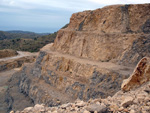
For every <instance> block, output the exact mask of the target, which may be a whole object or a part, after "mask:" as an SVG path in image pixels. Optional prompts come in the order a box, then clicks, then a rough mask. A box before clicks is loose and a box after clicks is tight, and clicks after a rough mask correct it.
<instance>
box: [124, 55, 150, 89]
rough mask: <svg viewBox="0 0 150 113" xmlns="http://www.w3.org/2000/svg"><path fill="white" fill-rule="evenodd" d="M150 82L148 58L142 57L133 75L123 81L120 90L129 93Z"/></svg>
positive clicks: (149, 61) (149, 60)
mask: <svg viewBox="0 0 150 113" xmlns="http://www.w3.org/2000/svg"><path fill="white" fill-rule="evenodd" d="M147 81H150V58H147V57H144V58H143V59H141V60H140V62H139V63H138V64H137V66H136V68H135V70H134V72H133V74H132V75H131V76H130V77H129V78H128V79H126V80H124V81H123V84H122V90H123V91H129V90H131V89H133V88H136V87H139V86H140V85H141V84H143V83H146V82H147Z"/></svg>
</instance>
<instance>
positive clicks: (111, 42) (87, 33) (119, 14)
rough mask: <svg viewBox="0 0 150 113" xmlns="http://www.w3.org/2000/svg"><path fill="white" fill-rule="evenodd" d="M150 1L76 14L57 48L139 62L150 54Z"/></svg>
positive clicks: (79, 54)
mask: <svg viewBox="0 0 150 113" xmlns="http://www.w3.org/2000/svg"><path fill="white" fill-rule="evenodd" d="M149 10H150V4H138V5H115V6H107V7H104V8H102V9H97V10H93V11H84V12H79V13H75V14H73V15H72V17H71V18H70V23H69V25H68V27H67V28H65V29H61V30H59V32H58V35H57V37H56V40H55V42H54V46H53V49H54V50H57V51H59V52H62V53H67V54H72V55H75V56H77V57H83V58H88V59H93V60H97V61H104V62H107V61H111V62H116V63H119V64H123V65H129V64H131V65H136V64H137V63H138V61H139V60H140V59H141V58H142V57H143V56H150V54H149V53H150V51H149V50H150V49H149V43H150V41H149V38H150V35H149V33H150V32H149V19H150V12H149Z"/></svg>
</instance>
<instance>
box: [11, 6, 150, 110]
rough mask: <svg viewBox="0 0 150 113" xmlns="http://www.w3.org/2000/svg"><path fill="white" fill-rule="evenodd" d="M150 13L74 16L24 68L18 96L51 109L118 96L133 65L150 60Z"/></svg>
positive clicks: (145, 9)
mask: <svg viewBox="0 0 150 113" xmlns="http://www.w3.org/2000/svg"><path fill="white" fill-rule="evenodd" d="M137 9H138V10H137ZM149 9H150V4H144V5H116V6H108V7H104V8H102V9H97V10H94V11H84V12H80V13H75V14H73V15H72V17H71V19H70V24H69V25H68V27H67V28H65V29H61V30H60V31H59V32H58V35H57V38H56V40H55V42H54V44H49V45H47V46H45V47H44V48H43V49H41V51H40V53H39V55H38V58H37V59H36V62H35V63H32V64H26V65H24V67H22V70H21V71H20V72H19V73H18V75H20V77H19V83H18V85H19V91H20V92H21V93H23V94H25V95H27V96H28V97H29V98H30V99H31V100H32V102H33V103H34V104H39V103H40V104H41V103H44V104H45V105H47V106H57V105H60V104H63V103H67V102H73V101H75V100H76V99H77V98H79V99H81V100H85V101H87V100H89V99H95V98H99V97H101V98H105V97H107V96H111V95H114V94H115V93H116V92H117V91H118V90H120V87H121V83H122V81H123V79H125V78H128V77H129V75H130V74H131V73H132V71H133V69H134V66H135V64H136V63H137V62H138V61H139V60H140V59H141V58H142V57H143V56H150V54H149V53H150V52H149V50H150V49H149V48H150V41H149V38H150V35H149V33H150V32H149V18H150V14H149ZM14 101H15V100H14ZM12 108H13V107H12Z"/></svg>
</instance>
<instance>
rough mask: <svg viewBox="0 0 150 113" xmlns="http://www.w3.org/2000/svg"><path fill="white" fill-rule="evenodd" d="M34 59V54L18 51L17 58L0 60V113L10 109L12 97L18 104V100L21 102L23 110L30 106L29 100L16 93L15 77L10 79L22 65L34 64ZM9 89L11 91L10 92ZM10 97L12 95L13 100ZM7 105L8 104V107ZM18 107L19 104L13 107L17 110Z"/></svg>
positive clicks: (16, 82) (16, 81)
mask: <svg viewBox="0 0 150 113" xmlns="http://www.w3.org/2000/svg"><path fill="white" fill-rule="evenodd" d="M35 57H36V54H35V53H29V52H21V51H19V52H18V55H17V56H13V57H7V58H2V59H0V113H6V112H7V111H8V110H9V108H11V102H13V98H14V97H15V98H17V100H18V103H19V102H20V100H23V103H24V106H23V108H24V107H25V106H26V107H28V106H32V103H31V102H30V99H29V98H28V97H25V96H24V95H22V94H21V93H19V92H18V87H17V86H18V80H19V79H18V78H17V77H13V79H11V77H12V75H13V74H15V73H16V72H17V71H18V70H19V67H21V66H22V65H23V64H24V63H27V62H28V63H32V62H34V60H35ZM8 81H9V82H8ZM10 83H11V84H10ZM9 87H11V89H13V91H10V90H9ZM11 95H13V98H12V96H11ZM19 99H20V100H19ZM7 103H9V105H8V104H7ZM30 103H31V104H30ZM18 105H19V104H17V106H15V107H16V109H17V110H18V109H19V108H21V106H18Z"/></svg>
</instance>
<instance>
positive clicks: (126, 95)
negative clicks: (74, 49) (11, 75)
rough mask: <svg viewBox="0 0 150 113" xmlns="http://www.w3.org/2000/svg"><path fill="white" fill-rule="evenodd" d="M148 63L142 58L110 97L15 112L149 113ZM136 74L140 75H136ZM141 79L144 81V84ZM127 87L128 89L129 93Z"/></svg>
mask: <svg viewBox="0 0 150 113" xmlns="http://www.w3.org/2000/svg"><path fill="white" fill-rule="evenodd" d="M145 61H147V62H145ZM149 63H150V61H149V58H143V59H142V60H141V61H140V62H139V64H138V65H137V67H136V68H135V71H134V72H133V74H132V75H131V76H130V77H129V78H128V79H127V80H126V81H128V82H126V83H123V84H122V85H123V86H124V87H122V91H119V92H117V93H116V94H115V95H114V96H112V97H110V96H109V97H108V98H106V99H101V98H99V99H94V100H89V101H88V102H84V101H81V100H76V101H75V102H74V103H67V104H63V105H61V106H58V107H46V106H45V105H39V104H37V105H35V106H34V107H28V108H25V109H24V110H23V111H22V112H19V111H17V112H16V113H34V112H36V113H41V112H44V113H112V112H113V113H149V112H150V81H149V78H150V73H149V70H148V69H149V68H150V64H149ZM141 64H144V65H141ZM145 67H147V68H148V69H147V68H145ZM137 72H142V73H139V74H138V75H137ZM131 78H132V79H131ZM139 78H140V79H139ZM133 79H134V83H133ZM143 79H145V81H144V82H143ZM146 79H147V80H146ZM139 83H140V84H139ZM125 86H126V87H125ZM127 87H130V91H129V88H127ZM133 87H134V88H133ZM125 89H126V90H127V89H128V92H124V91H125ZM11 113H13V111H12V112H11Z"/></svg>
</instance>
